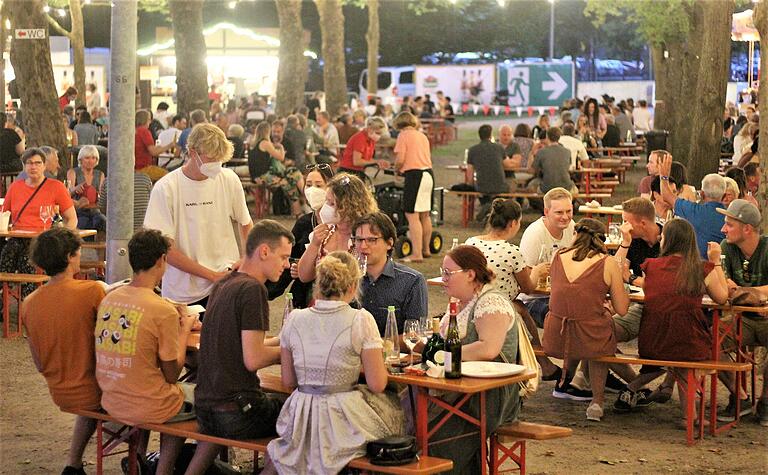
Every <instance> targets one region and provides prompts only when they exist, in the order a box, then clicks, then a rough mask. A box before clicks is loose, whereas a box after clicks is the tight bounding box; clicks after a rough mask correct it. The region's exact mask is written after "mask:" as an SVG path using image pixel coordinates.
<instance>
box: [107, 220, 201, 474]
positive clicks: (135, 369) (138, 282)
mask: <svg viewBox="0 0 768 475" xmlns="http://www.w3.org/2000/svg"><path fill="white" fill-rule="evenodd" d="M170 248H171V242H170V239H168V238H167V237H165V236H163V235H162V234H161V233H160V231H157V230H147V229H142V230H140V231H138V232H136V233H135V234H134V235H133V237H131V240H130V241H129V242H128V260H129V262H130V264H131V269H132V270H133V278H132V279H131V282H130V283H128V284H127V285H124V286H121V287H118V288H116V289H114V290H112V291H111V292H110V293H109V294H107V296H106V297H105V298H104V300H102V302H101V305H100V306H99V311H98V316H97V319H96V331H95V336H96V379H97V381H98V382H99V387H101V391H102V396H101V405H102V407H103V408H104V409H105V410H106V411H107V412H108V413H109V415H111V416H112V417H114V418H115V419H117V420H119V421H121V422H123V423H125V424H130V425H137V424H146V423H157V424H162V423H165V422H176V421H184V420H189V419H194V418H195V414H194V410H193V402H194V400H193V398H192V389H193V386H192V385H191V384H186V383H177V382H176V381H177V379H178V377H179V373H181V370H182V368H184V358H185V356H186V347H187V345H186V342H187V338H188V337H189V333H190V331H191V329H192V325H193V324H194V323H195V322H196V321H197V319H196V318H195V316H193V315H189V314H187V313H185V312H184V311H182V310H181V309H180V308H179V309H177V308H176V307H174V305H172V304H171V303H170V302H168V301H167V300H164V299H163V298H162V297H160V296H159V295H157V294H156V293H155V291H154V289H155V287H156V286H157V285H158V284H160V281H161V280H162V279H163V274H164V273H165V269H166V266H167V265H168V264H167V255H168V250H169V249H170ZM143 436H144V437H143V438H142V440H141V441H140V443H139V448H138V454H139V457H140V460H141V457H143V454H145V453H146V445H147V442H148V439H149V433H148V432H144V434H143ZM183 445H184V439H183V438H181V437H173V436H169V435H166V434H162V435H161V436H160V460H159V462H158V465H157V472H156V473H158V474H171V473H173V467H174V464H175V462H176V458H177V457H178V455H179V453H180V451H181V448H182V446H183ZM140 465H142V463H141V462H140Z"/></svg>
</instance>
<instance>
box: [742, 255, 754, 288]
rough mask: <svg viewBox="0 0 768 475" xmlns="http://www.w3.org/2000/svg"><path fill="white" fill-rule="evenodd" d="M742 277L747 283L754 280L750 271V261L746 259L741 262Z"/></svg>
mask: <svg viewBox="0 0 768 475" xmlns="http://www.w3.org/2000/svg"><path fill="white" fill-rule="evenodd" d="M741 276H742V277H743V278H744V281H745V282H749V281H751V280H752V272H750V270H749V261H748V260H746V259H745V260H743V261H742V262H741Z"/></svg>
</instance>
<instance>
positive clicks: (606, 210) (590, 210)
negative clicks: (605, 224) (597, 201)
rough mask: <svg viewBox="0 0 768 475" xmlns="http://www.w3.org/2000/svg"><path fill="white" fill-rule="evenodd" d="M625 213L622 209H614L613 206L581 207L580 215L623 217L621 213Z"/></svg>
mask: <svg viewBox="0 0 768 475" xmlns="http://www.w3.org/2000/svg"><path fill="white" fill-rule="evenodd" d="M622 212H623V210H622V209H617V208H614V207H613V206H597V207H592V206H586V205H581V206H579V213H584V214H609V215H613V216H621V213H622Z"/></svg>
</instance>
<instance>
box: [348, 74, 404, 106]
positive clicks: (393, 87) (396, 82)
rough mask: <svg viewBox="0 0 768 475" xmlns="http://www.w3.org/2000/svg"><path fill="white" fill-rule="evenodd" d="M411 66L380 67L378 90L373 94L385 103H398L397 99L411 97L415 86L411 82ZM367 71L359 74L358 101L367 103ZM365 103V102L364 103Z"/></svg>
mask: <svg viewBox="0 0 768 475" xmlns="http://www.w3.org/2000/svg"><path fill="white" fill-rule="evenodd" d="M413 71H414V68H413V66H382V67H380V68H379V90H378V92H377V93H376V94H375V95H376V96H379V97H381V100H382V101H383V102H384V103H385V104H388V103H392V104H394V103H399V101H397V98H398V97H405V96H413V95H414V93H415V92H416V84H415V83H414V82H413ZM367 85H368V70H367V69H364V70H363V72H362V74H360V83H359V86H360V100H362V101H367V98H368V90H367V89H366V86H367ZM366 103H367V102H366Z"/></svg>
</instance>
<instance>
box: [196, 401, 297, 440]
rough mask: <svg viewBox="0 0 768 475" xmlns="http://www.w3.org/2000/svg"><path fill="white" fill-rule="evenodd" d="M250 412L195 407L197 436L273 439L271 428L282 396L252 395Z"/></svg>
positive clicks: (275, 419)
mask: <svg viewBox="0 0 768 475" xmlns="http://www.w3.org/2000/svg"><path fill="white" fill-rule="evenodd" d="M249 402H250V404H251V409H249V410H248V412H242V411H241V410H239V409H237V410H233V411H214V410H211V409H206V408H202V407H196V408H195V410H196V412H197V422H198V424H199V425H200V432H202V433H203V434H206V435H212V436H215V437H224V438H226V439H235V440H248V439H257V438H260V437H268V436H272V435H277V432H276V429H275V424H276V423H277V417H278V416H279V415H280V409H281V408H282V407H283V403H284V402H285V396H284V395H276V394H265V393H259V394H254V395H253V397H251V398H250V400H249Z"/></svg>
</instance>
